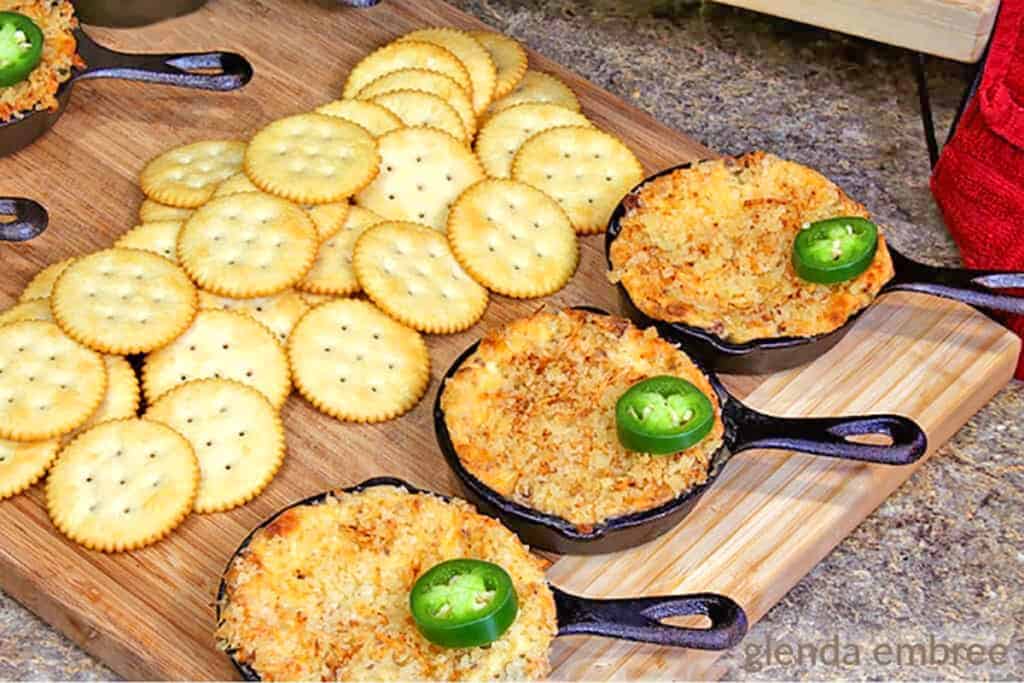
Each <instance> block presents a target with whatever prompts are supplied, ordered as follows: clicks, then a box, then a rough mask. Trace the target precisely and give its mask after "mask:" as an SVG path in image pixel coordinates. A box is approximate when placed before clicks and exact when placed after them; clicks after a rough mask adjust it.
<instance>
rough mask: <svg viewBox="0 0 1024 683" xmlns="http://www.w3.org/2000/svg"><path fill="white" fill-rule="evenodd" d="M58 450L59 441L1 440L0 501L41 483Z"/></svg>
mask: <svg viewBox="0 0 1024 683" xmlns="http://www.w3.org/2000/svg"><path fill="white" fill-rule="evenodd" d="M59 450H60V439H49V440H47V441H9V440H7V439H0V500H3V499H5V498H10V497H11V496H16V495H18V494H19V493H21V492H22V491H24V490H25V489H27V488H29V487H30V486H32V484H34V483H36V482H37V481H39V480H40V479H42V478H43V475H44V474H46V471H47V470H48V469H50V465H52V464H53V461H54V460H56V458H57V451H59Z"/></svg>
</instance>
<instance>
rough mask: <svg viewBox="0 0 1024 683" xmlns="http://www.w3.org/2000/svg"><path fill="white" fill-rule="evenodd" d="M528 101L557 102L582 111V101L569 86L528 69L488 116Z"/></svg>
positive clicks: (489, 110) (491, 108) (495, 102)
mask: <svg viewBox="0 0 1024 683" xmlns="http://www.w3.org/2000/svg"><path fill="white" fill-rule="evenodd" d="M527 102H537V103H547V104H556V105H558V106H559V107H565V108H566V109H570V110H572V111H580V101H579V100H578V99H576V93H574V92H573V91H572V89H571V88H569V86H567V85H566V84H565V83H563V82H562V81H560V80H559V79H557V78H555V77H554V76H552V75H551V74H547V73H544V72H543V71H534V70H532V69H530V70H528V71H527V72H526V73H525V74H523V78H522V80H520V81H519V83H518V84H517V85H516V87H515V88H513V89H512V90H511V91H510V92H509V93H508V94H507V95H505V96H504V97H502V98H501V99H498V100H495V101H494V103H493V104H491V106H490V108H489V109H488V110H487V114H488V116H494V115H495V114H497V113H498V112H499V111H502V110H504V109H508V108H509V107H514V106H516V105H517V104H526V103H527Z"/></svg>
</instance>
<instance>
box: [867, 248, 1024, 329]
mask: <svg viewBox="0 0 1024 683" xmlns="http://www.w3.org/2000/svg"><path fill="white" fill-rule="evenodd" d="M890 252H891V253H892V260H893V265H894V266H895V269H896V276H895V277H894V278H893V279H892V280H891V281H890V282H889V284H887V285H886V286H885V290H886V291H897V290H902V291H907V292H921V293H922V294H931V295H932V296H940V297H943V298H945V299H954V300H955V301H960V302H963V303H965V304H970V305H971V306H976V307H978V308H987V309H991V310H995V311H1003V312H1004V313H1012V314H1016V315H1024V295H1019V294H1018V295H1013V294H1007V293H1000V292H996V291H994V290H997V289H1024V273H1018V272H1010V271H1001V270H972V269H970V268H944V267H940V266H929V265H927V264H925V263H919V262H918V261H914V260H912V259H909V258H907V257H906V256H903V255H902V254H900V253H898V252H896V251H894V250H890Z"/></svg>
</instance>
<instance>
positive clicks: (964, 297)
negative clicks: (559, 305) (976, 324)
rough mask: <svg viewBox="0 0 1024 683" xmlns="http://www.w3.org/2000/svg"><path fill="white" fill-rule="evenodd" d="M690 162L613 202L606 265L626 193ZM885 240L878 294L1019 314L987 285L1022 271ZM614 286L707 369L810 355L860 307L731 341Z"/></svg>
mask: <svg viewBox="0 0 1024 683" xmlns="http://www.w3.org/2000/svg"><path fill="white" fill-rule="evenodd" d="M693 163H694V162H688V163H685V164H680V165H678V166H673V167H672V168H667V169H665V170H664V171H661V172H660V173H656V174H655V175H653V176H651V177H649V178H647V179H646V180H644V181H643V182H642V183H640V184H639V185H637V186H636V187H635V188H633V190H632V191H630V193H629V194H628V195H626V197H625V198H623V200H622V201H621V202H619V205H618V206H617V207H616V208H615V211H614V212H613V213H612V216H611V218H610V219H609V221H608V229H607V231H606V232H605V243H604V253H605V258H606V259H607V260H608V267H609V268H611V267H612V263H611V246H612V242H614V241H615V239H616V238H617V237H618V236H619V232H620V231H621V230H622V223H621V221H622V218H623V216H624V215H625V213H626V199H627V198H628V197H630V196H631V195H633V194H634V193H636V192H637V191H638V190H639V189H640V188H642V187H643V186H644V185H646V184H647V183H649V182H651V181H652V180H654V179H656V178H660V177H661V176H663V175H667V174H669V173H673V172H675V171H678V170H681V169H685V168H689V167H690V166H691V165H692V164H693ZM886 246H887V247H888V249H889V253H890V254H891V255H892V264H893V269H894V270H895V275H894V276H893V278H892V279H891V280H889V282H888V283H886V284H885V286H884V287H882V290H881V291H880V292H879V293H878V294H879V296H881V295H882V294H885V293H886V292H896V291H901V290H902V291H908V292H920V293H921V294H931V295H932V296H939V297H943V298H946V299H955V300H956V301H961V302H963V303H965V304H970V305H971V306H975V307H977V308H987V309H993V310H997V311H1005V312H1007V313H1013V314H1016V315H1021V314H1024V297H1019V296H1011V295H1009V294H1000V293H997V292H995V291H993V290H994V289H1012V288H1024V273H1014V272H1004V271H998V270H970V269H967V268H940V267H937V266H929V265H926V264H924V263H919V262H917V261H914V260H912V259H909V258H907V257H906V256H904V255H903V254H901V253H899V252H898V251H896V250H895V249H894V248H893V247H892V245H891V244H888V243H886ZM616 286H617V288H618V291H619V300H620V301H621V302H622V310H623V313H624V314H625V315H626V317H628V318H630V319H631V320H632V321H633V322H635V323H636V324H637V325H640V326H641V327H651V326H654V327H657V328H658V332H659V333H660V334H661V335H662V336H663V337H665V338H666V339H670V340H672V341H674V342H678V343H683V344H686V348H687V352H688V353H690V355H691V356H694V357H696V358H698V359H700V360H701V361H703V362H704V363H705V364H706V365H707V366H708V367H710V368H711V369H712V370H715V371H718V372H725V373H732V374H740V375H755V374H762V373H767V372H775V371H777V370H785V369H786V368H792V367H795V366H797V365H802V364H804V363H808V362H810V361H812V360H814V359H815V358H817V357H818V356H820V355H822V354H823V353H825V352H826V351H828V350H829V349H831V348H832V347H833V346H835V345H836V344H838V343H839V340H840V339H842V338H843V337H844V336H845V335H846V333H847V332H849V331H850V328H851V327H852V326H853V323H854V321H855V320H856V319H857V318H858V317H859V316H860V313H862V312H863V311H859V312H858V313H856V314H854V315H852V316H850V319H849V320H847V321H846V322H845V323H844V324H843V325H842V326H840V327H838V328H836V329H835V330H833V331H831V332H826V333H825V334H818V335H813V336H808V337H772V338H764V339H752V340H750V341H747V342H742V343H735V342H730V341H727V340H725V339H723V338H722V337H720V336H718V335H717V334H715V333H714V332H711V331H710V330H707V329H704V328H700V327H693V326H691V325H686V324H683V323H672V322H666V321H664V320H655V319H653V318H651V317H650V316H648V315H647V314H645V313H643V312H642V311H641V310H640V309H639V308H637V307H636V305H635V304H634V303H633V300H632V299H631V298H630V296H629V293H628V292H627V291H626V288H625V287H623V286H622V283H621V282H620V283H619V284H618V285H616Z"/></svg>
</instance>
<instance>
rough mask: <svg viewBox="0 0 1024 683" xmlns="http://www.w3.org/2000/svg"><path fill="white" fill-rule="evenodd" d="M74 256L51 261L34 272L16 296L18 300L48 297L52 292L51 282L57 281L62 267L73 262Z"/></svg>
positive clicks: (62, 269) (62, 270)
mask: <svg viewBox="0 0 1024 683" xmlns="http://www.w3.org/2000/svg"><path fill="white" fill-rule="evenodd" d="M74 260H75V259H74V258H68V259H64V260H63V261H58V262H57V263H51V264H50V265H48V266H46V267H45V268H43V269H42V270H41V271H39V272H38V273H36V274H35V277H33V278H32V279H31V280H29V283H28V284H27V285H26V286H25V289H24V290H23V291H22V292H21V296H19V297H18V301H32V300H33V299H49V298H50V294H51V293H52V292H53V283H54V282H56V281H57V278H59V277H60V274H61V273H63V272H64V269H65V268H67V267H68V266H70V265H71V264H72V263H73V262H74Z"/></svg>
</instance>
